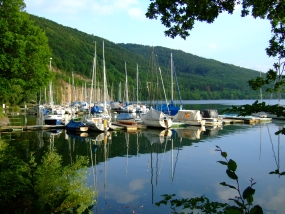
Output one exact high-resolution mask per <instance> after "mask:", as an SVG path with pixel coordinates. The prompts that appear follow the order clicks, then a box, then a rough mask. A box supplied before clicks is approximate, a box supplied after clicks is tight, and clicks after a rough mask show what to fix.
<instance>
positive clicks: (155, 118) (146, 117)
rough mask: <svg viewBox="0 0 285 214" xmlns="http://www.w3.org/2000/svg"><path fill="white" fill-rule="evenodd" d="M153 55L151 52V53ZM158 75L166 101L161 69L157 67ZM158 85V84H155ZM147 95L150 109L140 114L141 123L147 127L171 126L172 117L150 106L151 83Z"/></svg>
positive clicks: (166, 127)
mask: <svg viewBox="0 0 285 214" xmlns="http://www.w3.org/2000/svg"><path fill="white" fill-rule="evenodd" d="M152 55H153V53H152ZM158 71H159V75H160V78H161V84H162V88H163V92H164V96H165V101H166V103H167V99H166V94H165V88H164V83H163V79H162V75H161V69H160V67H158ZM156 85H157V87H158V84H156ZM148 89H149V95H150V97H151V98H150V106H151V107H150V109H149V111H148V112H147V113H146V114H141V119H142V123H143V124H145V125H146V126H148V127H155V128H164V129H169V128H170V127H171V126H172V119H171V118H170V117H169V115H167V114H164V113H163V112H162V111H159V110H156V109H154V108H153V107H152V104H151V103H152V95H153V91H152V90H153V89H152V85H151V84H150V86H149V88H148Z"/></svg>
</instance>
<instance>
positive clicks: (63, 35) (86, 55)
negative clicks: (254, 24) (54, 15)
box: [31, 15, 269, 100]
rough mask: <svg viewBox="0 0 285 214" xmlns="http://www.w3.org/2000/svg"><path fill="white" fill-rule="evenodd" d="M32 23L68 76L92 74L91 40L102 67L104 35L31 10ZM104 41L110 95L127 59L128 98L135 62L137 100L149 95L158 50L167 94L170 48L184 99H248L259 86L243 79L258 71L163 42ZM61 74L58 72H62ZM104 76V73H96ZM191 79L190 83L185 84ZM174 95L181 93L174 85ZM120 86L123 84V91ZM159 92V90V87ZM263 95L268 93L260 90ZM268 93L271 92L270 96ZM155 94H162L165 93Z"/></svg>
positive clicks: (121, 79)
mask: <svg viewBox="0 0 285 214" xmlns="http://www.w3.org/2000/svg"><path fill="white" fill-rule="evenodd" d="M31 19H33V20H34V21H35V24H36V25H37V26H39V27H40V28H41V29H43V30H44V31H45V32H46V35H47V37H48V38H49V46H50V47H51V49H52V52H53V54H52V58H53V59H52V65H53V68H57V69H59V70H61V71H62V72H63V74H64V75H65V76H66V77H65V78H64V79H65V81H66V82H68V76H69V77H71V72H72V71H73V72H75V73H76V74H80V75H83V76H85V77H86V78H89V79H90V78H91V74H92V72H91V71H92V62H93V57H94V41H96V47H97V48H96V52H97V61H98V66H97V69H98V72H99V73H100V72H102V49H103V48H102V42H103V38H100V37H97V36H94V35H88V34H86V33H83V32H80V31H78V30H77V29H72V28H69V27H65V26H62V25H59V24H57V23H55V22H53V21H50V20H47V19H44V18H40V17H37V16H33V15H31ZM104 43H105V59H106V71H107V79H108V81H107V82H108V89H109V93H110V90H111V86H112V85H113V89H114V91H113V96H115V99H118V96H117V94H118V85H119V83H120V82H121V83H122V84H123V83H124V82H125V74H124V73H125V69H124V62H125V61H126V65H127V73H128V82H129V92H130V94H129V98H130V100H136V99H137V98H136V96H133V94H134V93H132V88H134V89H136V87H137V85H136V65H137V64H138V70H139V85H138V88H139V100H148V97H149V95H148V93H147V89H146V82H149V81H150V70H151V67H150V57H151V54H152V52H154V53H155V54H156V55H157V60H158V65H159V66H160V68H161V71H162V74H163V79H164V82H165V88H166V93H167V97H168V98H170V88H171V87H170V53H171V52H172V53H173V61H174V65H175V68H174V69H175V72H176V74H177V78H178V84H179V87H180V89H183V90H181V97H182V99H183V100H187V99H252V98H256V97H257V96H258V92H255V91H252V90H251V89H250V87H249V86H248V84H247V81H248V79H252V78H255V77H256V76H259V72H257V71H253V70H250V69H245V68H241V67H238V66H234V65H229V64H225V63H221V62H218V61H215V60H211V59H204V58H201V57H198V56H195V55H192V54H190V53H185V52H183V51H180V50H170V49H168V48H163V47H150V46H144V45H135V44H114V43H113V42H110V41H104ZM60 78H61V77H60ZM99 81H102V78H101V79H100V78H99ZM189 83H190V84H189ZM175 89H176V91H175V95H174V98H175V99H179V96H178V93H177V87H175ZM123 90H124V86H122V91H123ZM160 94H162V93H160ZM264 96H266V95H264ZM268 97H269V96H268ZM156 99H164V97H163V96H161V97H156Z"/></svg>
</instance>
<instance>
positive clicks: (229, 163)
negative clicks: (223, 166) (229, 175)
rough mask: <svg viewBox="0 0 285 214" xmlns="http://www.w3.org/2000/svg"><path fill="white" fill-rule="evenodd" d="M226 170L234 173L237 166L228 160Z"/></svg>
mask: <svg viewBox="0 0 285 214" xmlns="http://www.w3.org/2000/svg"><path fill="white" fill-rule="evenodd" d="M228 169H229V170H231V171H234V172H235V171H236V169H237V164H236V162H235V161H233V160H232V159H230V160H229V162H228Z"/></svg>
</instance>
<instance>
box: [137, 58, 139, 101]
mask: <svg viewBox="0 0 285 214" xmlns="http://www.w3.org/2000/svg"><path fill="white" fill-rule="evenodd" d="M138 105H139V65H138V63H137V106H138Z"/></svg>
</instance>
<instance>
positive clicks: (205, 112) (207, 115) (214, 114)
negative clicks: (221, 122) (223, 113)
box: [201, 109, 219, 118]
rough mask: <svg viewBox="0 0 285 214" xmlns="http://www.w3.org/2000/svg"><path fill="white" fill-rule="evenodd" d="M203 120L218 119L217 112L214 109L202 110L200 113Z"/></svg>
mask: <svg viewBox="0 0 285 214" xmlns="http://www.w3.org/2000/svg"><path fill="white" fill-rule="evenodd" d="M201 114H202V117H203V118H219V114H218V111H217V110H216V109H204V110H202V111H201Z"/></svg>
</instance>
